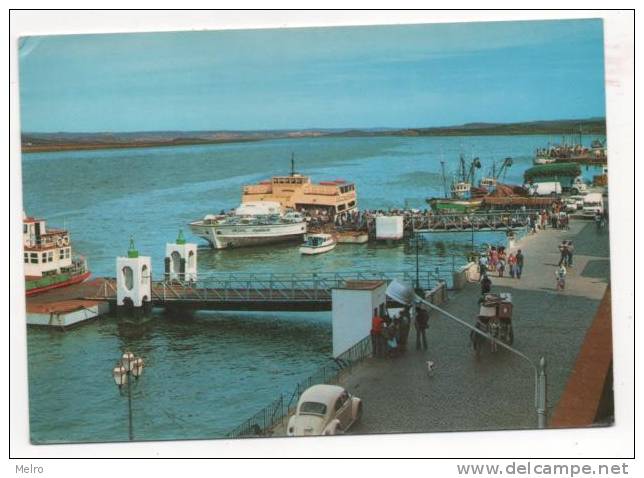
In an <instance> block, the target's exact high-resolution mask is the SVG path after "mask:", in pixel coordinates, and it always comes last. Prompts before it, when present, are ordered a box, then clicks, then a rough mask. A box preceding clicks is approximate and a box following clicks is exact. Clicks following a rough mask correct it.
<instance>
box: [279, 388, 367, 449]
mask: <svg viewBox="0 0 644 478" xmlns="http://www.w3.org/2000/svg"><path fill="white" fill-rule="evenodd" d="M361 416H362V400H361V399H359V398H358V397H354V396H353V395H351V394H350V393H349V392H347V391H346V390H345V389H344V388H342V387H340V386H338V385H326V384H322V385H313V386H312V387H309V388H307V389H306V390H305V391H304V393H302V396H301V397H300V399H299V401H298V402H297V408H296V409H295V413H294V414H293V416H291V418H290V419H289V421H288V426H287V427H286V435H287V436H315V435H337V434H340V433H344V432H346V431H347V430H348V429H349V428H350V427H351V426H352V425H353V424H355V423H356V422H358V421H359V420H360V417H361Z"/></svg>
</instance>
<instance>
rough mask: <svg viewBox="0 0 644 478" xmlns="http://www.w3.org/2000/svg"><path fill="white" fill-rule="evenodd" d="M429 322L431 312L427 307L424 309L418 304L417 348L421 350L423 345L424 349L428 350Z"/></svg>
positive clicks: (416, 323) (416, 324)
mask: <svg viewBox="0 0 644 478" xmlns="http://www.w3.org/2000/svg"><path fill="white" fill-rule="evenodd" d="M428 323H429V312H427V311H426V310H425V309H422V308H421V307H420V306H416V320H415V323H414V325H415V327H416V350H420V348H421V346H422V348H423V350H427V337H426V335H425V330H427V325H428Z"/></svg>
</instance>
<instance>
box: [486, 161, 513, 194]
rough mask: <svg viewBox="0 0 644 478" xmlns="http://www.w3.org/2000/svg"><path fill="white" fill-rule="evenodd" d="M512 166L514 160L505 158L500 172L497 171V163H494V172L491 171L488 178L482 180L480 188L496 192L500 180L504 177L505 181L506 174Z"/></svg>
mask: <svg viewBox="0 0 644 478" xmlns="http://www.w3.org/2000/svg"><path fill="white" fill-rule="evenodd" d="M510 166H512V158H505V159H504V160H503V163H502V164H501V167H500V168H499V170H498V171H497V169H496V163H495V162H492V171H490V174H489V175H488V176H485V177H483V178H481V180H480V181H479V187H480V188H481V189H483V190H485V191H486V192H491V191H494V189H495V188H496V185H497V183H498V180H499V178H500V177H501V176H503V179H505V174H506V172H507V169H508V168H509V167H510Z"/></svg>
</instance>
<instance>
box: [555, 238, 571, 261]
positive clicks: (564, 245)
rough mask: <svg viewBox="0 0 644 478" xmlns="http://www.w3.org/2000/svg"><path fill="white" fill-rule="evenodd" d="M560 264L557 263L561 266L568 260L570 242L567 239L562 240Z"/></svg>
mask: <svg viewBox="0 0 644 478" xmlns="http://www.w3.org/2000/svg"><path fill="white" fill-rule="evenodd" d="M559 254H560V256H559V264H557V265H558V266H559V267H561V265H562V264H563V265H567V262H568V242H567V241H561V244H559Z"/></svg>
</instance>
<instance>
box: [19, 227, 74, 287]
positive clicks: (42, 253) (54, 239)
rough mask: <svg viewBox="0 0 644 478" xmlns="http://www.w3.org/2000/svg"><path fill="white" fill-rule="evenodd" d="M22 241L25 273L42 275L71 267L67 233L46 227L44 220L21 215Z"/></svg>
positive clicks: (56, 272)
mask: <svg viewBox="0 0 644 478" xmlns="http://www.w3.org/2000/svg"><path fill="white" fill-rule="evenodd" d="M22 243H23V247H24V267H25V275H26V276H28V277H42V276H47V275H53V274H58V273H60V272H64V271H65V270H67V269H68V268H71V267H73V259H72V250H71V245H70V240H69V233H68V232H67V231H66V230H64V229H51V228H49V229H48V228H47V224H46V221H45V220H43V219H37V218H34V217H29V216H26V215H23V220H22Z"/></svg>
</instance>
